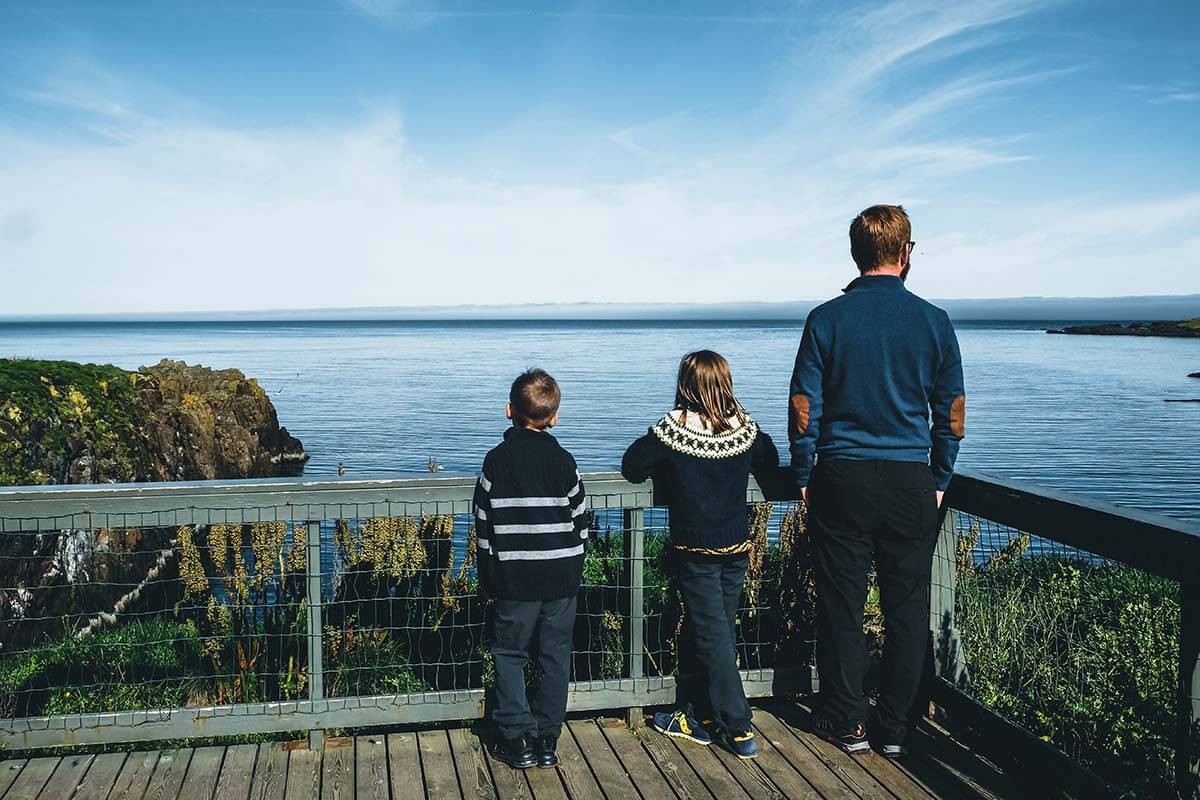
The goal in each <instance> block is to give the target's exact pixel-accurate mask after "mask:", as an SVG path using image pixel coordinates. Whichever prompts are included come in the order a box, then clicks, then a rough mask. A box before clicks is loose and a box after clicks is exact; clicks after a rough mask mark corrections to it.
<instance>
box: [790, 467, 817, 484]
mask: <svg viewBox="0 0 1200 800" xmlns="http://www.w3.org/2000/svg"><path fill="white" fill-rule="evenodd" d="M811 477H812V464H804V465H799V464H792V481H793V483H795V485H796V488H797V489H800V488H803V487H806V486H808V481H809V479H810V478H811Z"/></svg>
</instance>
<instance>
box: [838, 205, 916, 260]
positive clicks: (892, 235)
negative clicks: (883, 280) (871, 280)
mask: <svg viewBox="0 0 1200 800" xmlns="http://www.w3.org/2000/svg"><path fill="white" fill-rule="evenodd" d="M911 237H912V224H911V223H910V222H909V221H908V214H907V213H906V212H905V210H904V206H871V207H870V208H868V209H864V210H863V211H862V212H861V213H859V215H858V216H857V217H855V218H854V221H853V222H851V223H850V256H851V257H852V258H853V259H854V263H855V264H857V265H858V271H859V272H870V271H871V270H873V269H875V268H877V267H880V266H883V265H884V264H894V263H896V262H898V261H900V254H901V253H903V252H904V248H905V247H907V246H908V240H909V239H910V238H911Z"/></svg>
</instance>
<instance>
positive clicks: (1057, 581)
mask: <svg viewBox="0 0 1200 800" xmlns="http://www.w3.org/2000/svg"><path fill="white" fill-rule="evenodd" d="M957 622H958V627H959V631H960V634H961V636H962V642H963V647H964V649H965V652H966V655H967V664H968V668H969V672H970V681H971V689H972V691H973V692H974V694H975V696H976V697H977V698H978V699H979V700H980V701H981V702H982V703H984V705H986V706H988V707H990V708H992V709H994V710H995V711H997V712H998V713H1000V714H1001V715H1003V716H1004V717H1006V718H1008V719H1010V720H1012V721H1014V722H1016V723H1017V724H1019V725H1021V726H1022V727H1024V728H1026V729H1027V730H1029V731H1030V732H1032V733H1033V734H1035V735H1036V736H1038V737H1040V738H1041V739H1042V740H1044V741H1046V742H1049V743H1051V744H1053V745H1055V746H1056V747H1058V748H1060V749H1061V750H1062V751H1063V752H1065V753H1066V754H1067V755H1069V756H1070V757H1071V758H1072V759H1074V760H1076V761H1077V762H1079V763H1081V764H1084V765H1086V766H1088V767H1090V768H1091V769H1093V770H1095V771H1096V772H1098V773H1100V774H1101V775H1103V776H1105V777H1106V778H1108V779H1110V780H1113V781H1114V782H1116V783H1118V784H1120V785H1123V786H1127V787H1129V788H1130V789H1131V790H1133V791H1134V792H1135V793H1136V795H1137V796H1158V793H1160V792H1163V791H1166V790H1167V787H1169V786H1170V785H1171V780H1172V759H1173V756H1174V751H1173V745H1172V740H1173V737H1174V735H1175V725H1176V722H1177V714H1176V710H1175V692H1176V685H1177V684H1176V681H1177V679H1178V666H1177V659H1178V654H1179V647H1178V641H1179V639H1178V636H1179V623H1180V606H1179V590H1178V586H1177V585H1176V584H1175V583H1174V582H1172V581H1169V580H1166V579H1163V578H1158V577H1156V576H1153V575H1149V574H1147V573H1144V572H1141V571H1139V570H1136V569H1132V568H1130V567H1126V566H1123V565H1119V564H1110V563H1091V562H1087V561H1083V560H1081V559H1078V558H1069V557H1062V556H1056V555H1040V556H1033V557H1024V558H1019V557H1018V558H1015V559H1013V558H1003V559H998V560H997V561H995V562H993V563H992V564H989V565H987V566H986V567H982V568H979V569H971V570H968V571H966V573H965V574H961V575H960V577H959V584H958V611H957Z"/></svg>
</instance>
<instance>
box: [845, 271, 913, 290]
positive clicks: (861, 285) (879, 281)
mask: <svg viewBox="0 0 1200 800" xmlns="http://www.w3.org/2000/svg"><path fill="white" fill-rule="evenodd" d="M864 289H866V290H868V291H874V292H895V291H901V292H903V291H905V286H904V279H903V278H901V277H900V276H899V275H859V276H858V277H857V278H855V279H854V280H852V281H850V283H849V284H848V285H847V286H846V288H845V289H842V291H843V292H853V291H855V290H858V291H863V290H864Z"/></svg>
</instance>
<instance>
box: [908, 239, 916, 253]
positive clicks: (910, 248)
mask: <svg viewBox="0 0 1200 800" xmlns="http://www.w3.org/2000/svg"><path fill="white" fill-rule="evenodd" d="M916 249H917V243H916V242H912V241H910V242H909V243H908V252H910V253H911V252H912V251H913V250H916Z"/></svg>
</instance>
